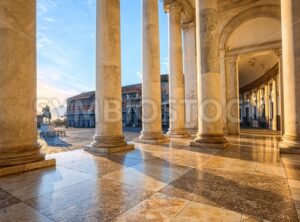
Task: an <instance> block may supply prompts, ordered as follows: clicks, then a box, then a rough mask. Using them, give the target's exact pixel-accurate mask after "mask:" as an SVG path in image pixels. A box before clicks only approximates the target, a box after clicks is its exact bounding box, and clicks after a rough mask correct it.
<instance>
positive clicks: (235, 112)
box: [226, 56, 240, 135]
mask: <svg viewBox="0 0 300 222" xmlns="http://www.w3.org/2000/svg"><path fill="white" fill-rule="evenodd" d="M238 86H239V80H238V58H237V57H236V56H233V57H227V58H226V119H227V120H226V122H227V129H228V135H239V134H240V116H239V110H240V109H239V87H238Z"/></svg>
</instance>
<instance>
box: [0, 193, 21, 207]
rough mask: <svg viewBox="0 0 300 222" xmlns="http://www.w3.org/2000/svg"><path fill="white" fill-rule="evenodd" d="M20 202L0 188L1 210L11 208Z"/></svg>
mask: <svg viewBox="0 0 300 222" xmlns="http://www.w3.org/2000/svg"><path fill="white" fill-rule="evenodd" d="M19 202H21V200H19V199H18V198H16V197H14V196H13V195H11V194H9V193H8V192H6V191H5V190H3V189H1V188H0V209H2V208H6V207H9V206H10V205H14V204H17V203H19Z"/></svg>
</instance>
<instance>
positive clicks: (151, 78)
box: [136, 0, 166, 144]
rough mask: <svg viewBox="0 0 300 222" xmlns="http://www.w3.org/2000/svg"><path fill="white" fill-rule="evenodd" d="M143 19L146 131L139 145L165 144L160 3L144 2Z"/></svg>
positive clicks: (143, 96) (143, 103) (140, 138)
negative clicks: (162, 111) (161, 77)
mask: <svg viewBox="0 0 300 222" xmlns="http://www.w3.org/2000/svg"><path fill="white" fill-rule="evenodd" d="M142 4H143V6H142V16H143V18H142V19H143V23H142V26H143V27H142V29H143V83H142V123H143V130H142V132H141V135H140V137H139V139H138V140H136V141H137V142H142V143H150V144H153V143H154V144H156V143H161V142H165V141H166V138H165V136H164V135H163V131H162V122H161V117H162V116H161V83H160V82H161V81H160V45H159V20H158V1H157V0H143V1H142Z"/></svg>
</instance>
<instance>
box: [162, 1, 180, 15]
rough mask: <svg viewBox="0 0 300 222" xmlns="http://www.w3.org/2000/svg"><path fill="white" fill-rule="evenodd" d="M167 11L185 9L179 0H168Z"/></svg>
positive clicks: (165, 8)
mask: <svg viewBox="0 0 300 222" xmlns="http://www.w3.org/2000/svg"><path fill="white" fill-rule="evenodd" d="M164 10H165V12H170V11H171V10H178V11H180V12H182V11H183V6H182V5H181V3H179V2H178V1H177V0H166V1H164Z"/></svg>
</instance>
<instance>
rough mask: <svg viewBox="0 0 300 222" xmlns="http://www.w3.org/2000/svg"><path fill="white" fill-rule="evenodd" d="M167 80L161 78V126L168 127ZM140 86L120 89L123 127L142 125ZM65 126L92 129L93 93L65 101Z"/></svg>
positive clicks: (164, 77) (135, 85) (93, 112)
mask: <svg viewBox="0 0 300 222" xmlns="http://www.w3.org/2000/svg"><path fill="white" fill-rule="evenodd" d="M168 80H169V78H168V75H162V76H161V91H162V96H161V97H162V125H163V127H167V126H168V125H169V81H168ZM141 103H142V85H141V84H134V85H128V86H123V87H122V117H123V126H124V127H140V126H141V124H142V104H141ZM67 124H68V126H69V127H78V128H93V127H95V124H96V119H95V91H91V92H85V93H81V94H79V95H76V96H74V97H71V98H69V99H68V100H67Z"/></svg>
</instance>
